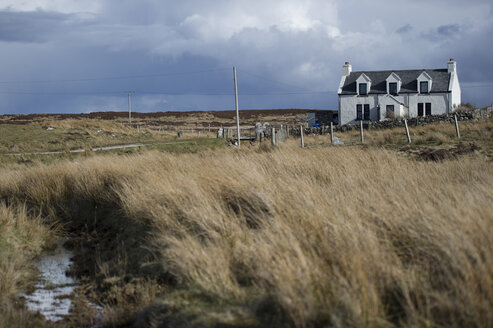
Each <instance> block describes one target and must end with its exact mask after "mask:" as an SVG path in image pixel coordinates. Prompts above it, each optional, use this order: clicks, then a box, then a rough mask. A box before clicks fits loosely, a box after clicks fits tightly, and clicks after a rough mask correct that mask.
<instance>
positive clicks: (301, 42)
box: [0, 0, 493, 113]
mask: <svg viewBox="0 0 493 328" xmlns="http://www.w3.org/2000/svg"><path fill="white" fill-rule="evenodd" d="M4 1H6V2H7V3H8V2H11V3H12V5H10V6H9V7H10V8H9V9H8V10H3V11H0V72H2V77H1V78H0V82H2V81H39V80H60V79H61V80H63V79H75V80H77V79H89V80H87V81H79V82H65V83H54V82H50V83H10V84H2V83H0V113H5V112H30V111H44V112H70V111H75V112H82V111H94V110H116V109H121V110H125V107H126V94H125V92H126V91H128V90H132V91H136V92H137V93H136V94H135V109H136V110H139V111H155V110H172V109H194V108H201V109H203V108H215V109H226V108H232V107H233V106H232V105H233V102H232V101H231V99H230V98H231V97H229V96H222V95H217V94H223V93H227V92H230V91H232V87H231V82H232V72H231V68H232V66H233V65H235V66H237V67H238V73H239V75H238V79H239V86H240V107H243V108H255V107H257V108H279V107H312V108H317V107H318V108H337V96H336V95H335V94H334V93H333V92H334V91H335V90H336V89H337V86H338V83H339V79H340V74H341V65H342V64H343V63H344V62H345V61H346V60H349V61H351V63H352V64H353V68H354V69H355V70H373V69H413V68H417V67H429V68H445V67H446V62H447V60H448V59H449V58H455V59H456V60H457V62H458V70H459V78H460V79H461V82H463V85H464V86H465V85H466V84H467V83H470V82H474V81H483V82H484V81H488V80H491V72H492V71H493V67H492V61H491V60H490V59H489V53H491V50H492V48H493V46H492V45H491V42H485V40H489V39H491V35H492V32H493V31H492V26H493V23H492V21H491V19H490V15H491V8H492V5H491V4H490V1H486V0H472V1H471V2H468V3H465V2H463V1H459V0H450V1H445V0H437V1H433V2H430V1H425V0H415V1H412V2H411V1H404V0H396V3H397V5H394V6H388V1H386V0H385V1H384V0H374V1H372V2H361V1H356V0H345V1H336V0H276V1H274V0H270V1H269V0H264V1H252V0H236V1H230V0H215V1H202V0H182V1H179V2H177V1H174V0H162V1H155V0H141V1H133V0H122V1H112V0H86V1H84V3H83V4H81V2H78V1H75V0H73V1H71V0H63V1H61V0H56V1H55V0H52V1H48V0H23V1H22V2H21V1H13V0H12V1H10V0H4ZM7 6H8V5H7ZM38 6H39V7H40V9H39V10H38V9H37V8H38ZM0 7H1V5H0ZM86 11H87V12H88V13H87V12H86ZM409 17H413V19H412V20H410V19H409ZM408 22H409V23H408ZM14 41H15V42H14ZM180 72H181V73H183V72H185V73H186V72H196V73H195V74H183V75H174V76H173V75H168V76H160V77H158V76H154V77H146V78H144V77H141V78H128V79H110V80H97V79H96V80H95V79H94V78H98V77H125V76H128V77H131V76H146V75H153V74H154V75H155V74H167V73H180ZM469 90H471V89H469ZM481 90H483V92H478V93H475V94H474V97H475V99H478V101H476V102H477V103H478V104H480V103H483V102H485V101H486V102H489V101H490V100H491V99H489V100H486V99H487V98H488V97H490V96H489V94H491V93H493V90H490V89H488V88H483V89H481ZM19 91H22V92H33V91H34V92H37V93H45V94H44V95H43V96H39V95H29V94H26V95H23V96H19V95H16V94H13V93H12V92H19ZM300 91H308V92H314V91H327V93H326V94H314V93H306V94H284V95H271V94H272V93H283V92H285V93H296V92H300ZM329 91H332V93H330V92H329ZM6 93H8V94H6ZM78 93H81V95H75V96H71V94H78ZM105 93H107V94H105ZM161 93H171V94H172V95H170V94H168V95H163V94H161ZM242 93H243V95H242ZM197 94H200V95H197ZM463 94H464V96H465V97H466V98H467V97H468V94H472V93H470V92H468V91H467V88H465V89H464V92H463ZM464 100H465V101H470V100H468V99H464ZM228 106H229V107H228Z"/></svg>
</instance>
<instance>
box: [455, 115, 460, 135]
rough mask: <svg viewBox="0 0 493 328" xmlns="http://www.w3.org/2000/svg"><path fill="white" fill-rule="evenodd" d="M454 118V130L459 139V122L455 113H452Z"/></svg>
mask: <svg viewBox="0 0 493 328" xmlns="http://www.w3.org/2000/svg"><path fill="white" fill-rule="evenodd" d="M454 120H455V132H456V133H457V139H460V131H459V122H457V114H455V115H454Z"/></svg>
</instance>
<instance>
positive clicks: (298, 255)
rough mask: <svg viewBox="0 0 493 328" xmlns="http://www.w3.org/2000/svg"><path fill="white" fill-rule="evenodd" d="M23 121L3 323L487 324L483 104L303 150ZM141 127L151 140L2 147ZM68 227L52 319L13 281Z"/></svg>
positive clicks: (1, 304) (93, 138) (489, 130)
mask: <svg viewBox="0 0 493 328" xmlns="http://www.w3.org/2000/svg"><path fill="white" fill-rule="evenodd" d="M296 115H297V114H296ZM31 119H32V122H28V124H22V125H20V124H3V125H1V124H0V129H1V131H2V138H3V139H4V140H7V139H8V138H11V139H8V141H7V142H6V141H4V140H1V142H2V144H1V145H2V146H1V147H2V148H1V149H0V152H1V153H2V155H1V156H3V157H2V160H1V162H0V199H1V203H0V327H10V326H19V327H30V326H47V327H52V326H57V327H65V326H67V327H71V326H87V327H92V326H93V325H94V324H96V323H102V324H103V325H104V326H110V327H111V326H114V327H128V326H132V325H134V326H137V327H190V326H193V327H322V326H324V327H401V326H403V327H491V326H492V325H493V166H492V165H491V164H492V159H493V155H492V154H493V146H492V143H493V141H492V140H493V121H492V120H491V119H489V120H484V121H476V122H468V123H461V129H462V130H461V133H462V138H461V140H457V138H456V137H455V135H454V133H455V130H454V127H453V126H451V125H449V124H437V125H433V126H427V127H416V128H412V129H411V130H412V134H413V135H412V137H413V144H411V145H408V144H407V139H406V136H405V134H403V133H402V131H400V130H398V129H396V130H382V131H365V133H366V134H365V136H366V138H365V140H366V142H365V144H364V145H360V144H359V141H358V140H359V139H358V138H359V135H358V134H357V133H356V132H347V133H339V134H337V136H338V137H340V139H341V140H342V141H343V142H344V143H345V145H343V146H334V145H331V144H330V142H329V140H328V137H327V136H316V137H306V138H305V143H306V147H305V148H304V149H302V148H301V147H300V146H299V139H296V138H289V139H288V140H287V141H286V142H283V143H278V145H277V146H276V147H275V148H273V147H271V145H270V143H268V142H266V143H263V144H261V145H259V144H249V143H244V144H242V147H241V149H237V148H236V147H227V144H226V142H225V141H224V140H223V139H215V138H207V136H203V137H201V138H198V136H195V135H189V136H188V137H187V136H186V137H185V138H184V139H181V140H183V141H187V142H188V143H184V144H173V145H161V146H160V145H158V143H159V142H164V141H176V140H175V139H176V136H175V135H174V134H173V135H172V134H168V135H166V134H165V133H162V134H160V133H159V132H156V131H155V130H153V129H149V130H146V128H142V129H141V130H140V131H138V130H137V129H135V128H130V127H128V126H127V127H125V126H122V124H121V122H120V123H119V122H116V123H115V122H108V121H106V120H101V119H97V118H92V119H89V118H84V119H75V118H69V119H56V120H55V119H52V118H50V119H45V118H43V119H42V120H39V121H37V120H36V119H35V118H31ZM281 119H282V118H281ZM225 124H226V122H225ZM202 125H203V126H206V125H204V124H202ZM44 126H50V127H53V128H54V129H53V130H46V128H43V127H44ZM9 129H10V130H9ZM23 129H24V130H23ZM97 130H101V132H95V131H97ZM32 131H37V132H36V133H39V134H38V135H41V136H42V138H41V139H40V140H36V141H34V140H32V139H33V138H32V137H31V138H30V136H31V135H32V133H33V132H32ZM51 132H54V133H51ZM75 132H77V133H79V134H80V135H78V134H77V135H76V134H72V135H71V134H70V133H75ZM50 133H51V134H50ZM85 133H87V134H85ZM112 134H115V135H116V137H115V136H112ZM69 136H70V137H73V138H74V139H75V140H68V139H64V138H67V137H69ZM81 136H82V137H81ZM15 138H18V139H15ZM120 138H121V139H120ZM30 140H31V141H30ZM50 141H58V142H59V143H58V144H54V143H50ZM138 141H140V142H149V143H155V145H154V146H151V147H140V148H138V149H135V150H132V151H112V152H108V153H103V152H101V153H99V152H98V153H94V152H91V151H88V152H86V153H84V154H74V155H72V154H61V155H44V156H41V155H25V156H21V157H15V158H13V157H12V156H4V155H3V154H7V153H10V152H13V150H12V144H15V145H16V146H17V147H18V149H16V150H18V151H22V152H28V151H29V152H36V151H38V150H53V149H56V148H57V147H59V148H61V149H72V148H77V147H82V148H90V147H93V146H95V145H98V146H102V145H108V144H121V143H127V142H128V143H134V142H138ZM167 147H168V148H167ZM61 237H64V238H66V239H67V241H66V243H65V246H66V247H67V248H69V249H71V250H72V251H73V252H74V265H73V266H72V269H71V274H72V275H73V276H74V277H76V278H77V279H78V280H79V281H80V282H81V283H80V285H79V286H78V287H77V289H76V293H74V295H73V296H72V298H73V304H74V306H73V308H72V314H71V315H70V316H67V317H66V318H65V319H64V320H62V321H60V322H58V323H52V322H48V321H45V320H44V319H43V317H42V316H41V315H40V314H35V313H31V312H29V311H27V310H26V308H25V307H24V305H23V298H22V297H20V296H19V293H21V292H27V291H29V290H32V289H33V288H34V283H35V279H36V275H37V272H36V267H35V265H34V264H35V262H36V260H37V259H38V258H39V256H40V255H42V254H43V253H44V252H45V251H46V250H48V249H50V248H53V247H54V245H55V244H56V242H57V240H58V239H59V238H61ZM89 303H93V304H98V305H100V306H102V307H103V311H102V312H100V313H98V312H97V311H95V310H94V309H93V308H91V306H89Z"/></svg>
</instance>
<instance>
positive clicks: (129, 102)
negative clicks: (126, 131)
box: [128, 91, 134, 125]
mask: <svg viewBox="0 0 493 328" xmlns="http://www.w3.org/2000/svg"><path fill="white" fill-rule="evenodd" d="M132 93H134V92H133V91H129V92H128V124H129V125H131V124H132V101H131V99H130V96H131V95H132Z"/></svg>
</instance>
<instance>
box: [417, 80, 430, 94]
mask: <svg viewBox="0 0 493 328" xmlns="http://www.w3.org/2000/svg"><path fill="white" fill-rule="evenodd" d="M429 92H430V89H429V88H428V81H421V82H419V93H429Z"/></svg>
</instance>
